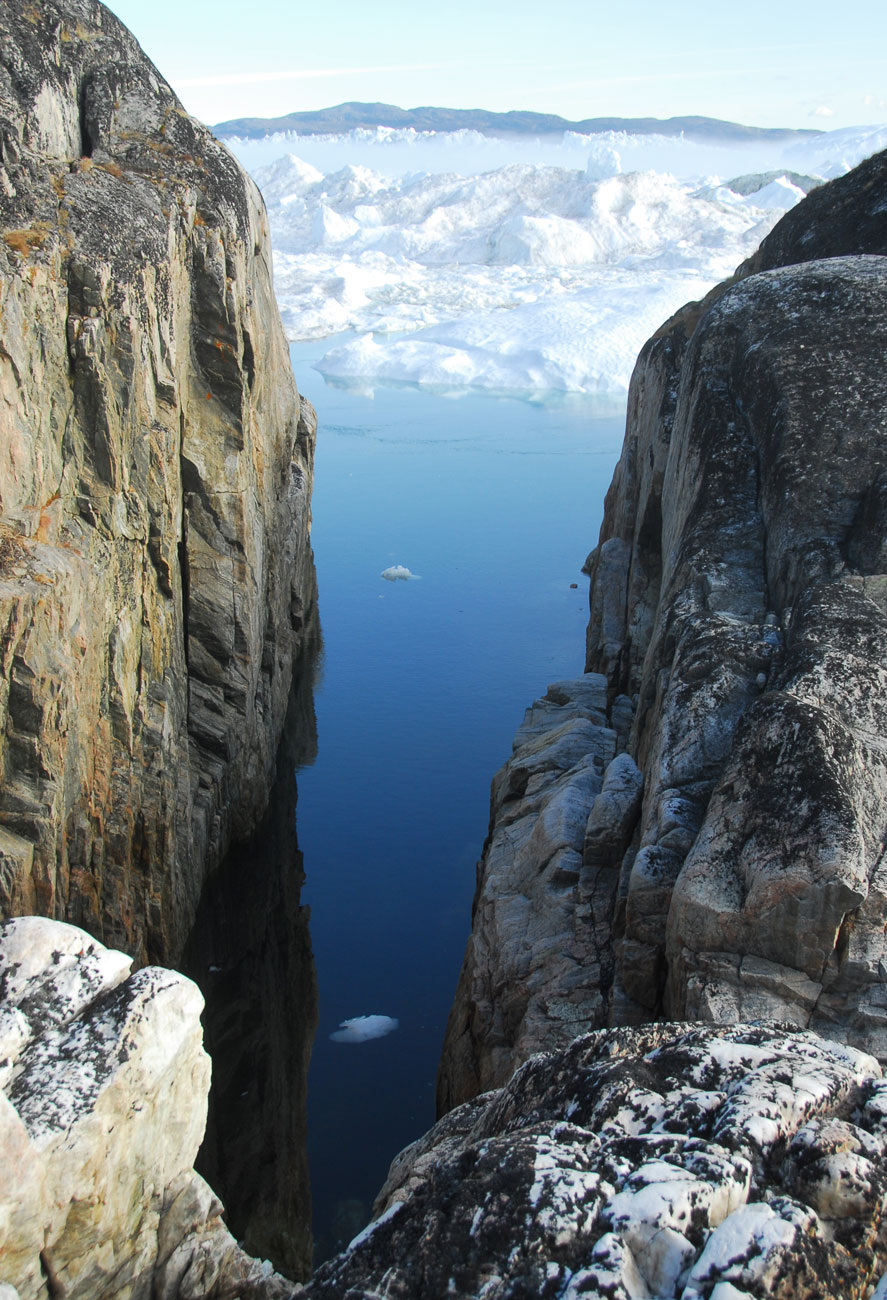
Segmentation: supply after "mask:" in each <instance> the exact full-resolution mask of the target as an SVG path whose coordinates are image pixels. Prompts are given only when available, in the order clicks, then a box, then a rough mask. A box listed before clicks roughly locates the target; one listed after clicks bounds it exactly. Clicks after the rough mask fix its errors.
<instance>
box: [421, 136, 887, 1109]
mask: <svg viewBox="0 0 887 1300" xmlns="http://www.w3.org/2000/svg"><path fill="white" fill-rule="evenodd" d="M884 254H887V156H885V155H883V154H882V155H879V156H877V157H876V158H873V159H870V160H869V161H868V162H866V163H864V164H862V165H861V166H860V167H859V168H857V169H856V171H855V172H853V173H851V174H850V175H848V176H847V177H845V178H843V179H842V180H839V181H835V182H833V183H831V184H830V185H827V186H823V187H822V188H821V189H819V190H817V191H815V192H814V194H812V195H811V196H810V198H808V199H807V200H806V201H805V202H803V203H802V204H800V205H799V206H798V207H797V208H795V209H794V210H793V211H792V212H791V213H790V214H789V215H788V216H787V217H786V218H785V219H784V220H783V221H782V222H781V223H780V224H779V225H778V226H777V227H776V228H775V230H774V231H773V233H772V234H771V235H770V236H769V237H768V239H767V240H765V241H764V244H763V245H762V247H761V249H760V250H759V252H758V253H757V254H756V255H755V257H754V258H752V259H751V260H750V262H749V263H747V264H746V265H744V266H743V267H741V268H740V270H739V272H738V273H737V275H736V276H735V277H734V278H733V280H732V281H730V282H728V283H727V284H725V285H721V286H719V288H718V289H716V290H714V291H713V292H712V293H711V294H710V295H709V297H708V298H707V299H706V301H705V302H704V303H702V304H691V305H689V306H688V307H687V308H685V309H684V310H683V311H682V312H680V313H678V315H677V316H676V317H675V318H674V319H673V320H672V321H670V322H668V323H667V324H666V325H665V326H664V327H663V328H662V329H661V330H660V331H659V332H658V333H657V334H656V335H655V336H654V338H653V339H651V340H650V342H649V343H648V344H647V345H646V347H645V348H644V350H643V352H642V353H641V356H640V358H639V361H638V366H637V369H636V372H635V375H634V379H633V382H632V388H631V393H630V398H629V414H628V423H627V430H626V437H625V443H624V447H623V452H622V457H621V459H620V462H619V465H618V467H617V469H616V472H615V476H614V479H613V483H612V486H611V488H610V490H609V493H608V495H607V501H606V507H605V516H604V522H603V526H602V529H601V536H600V543H599V546H598V548H597V550H596V551H595V552H594V553H593V555H592V556H590V557H589V562H588V567H589V571H590V575H591V596H590V599H591V619H590V624H589V632H588V660H587V669H588V670H589V672H590V673H591V675H592V680H593V681H595V682H596V689H597V702H596V707H595V709H594V711H593V713H592V714H589V715H588V716H587V718H586V722H585V728H586V731H587V735H586V739H585V742H584V743H578V744H574V745H573V748H572V750H571V751H570V753H569V754H568V755H565V752H564V751H563V746H561V749H560V750H558V743H559V742H558V733H557V731H556V728H557V725H558V723H557V718H556V716H554V714H555V713H556V711H551V709H550V705H551V703H552V702H551V701H549V716H548V718H547V720H546V719H545V718H543V717H541V715H540V716H539V717H538V719H537V714H539V705H538V704H537V705H536V706H534V708H533V710H531V712H530V714H528V724H526V725H525V728H524V730H523V731H522V732H521V733H519V736H518V740H517V742H516V743H517V745H518V748H517V749H516V753H515V756H514V758H513V759H512V760H511V762H510V763H509V764H508V765H507V766H506V768H505V769H503V773H502V774H500V776H499V777H497V778H496V780H495V781H494V800H493V821H492V825H491V837H490V840H489V841H488V845H487V849H486V851H485V858H484V862H483V864H482V866H481V869H480V873H479V884H478V893H477V898H476V907H475V918H474V928H473V932H472V937H471V939H470V941H469V945H468V951H467V954H466V959H465V964H464V967H463V972H462V976H461V980H460V985H459V990H458V993H457V998H456V1003H455V1006H454V1010H453V1014H452V1017H451V1021H450V1025H449V1029H448V1034H447V1041H446V1045H445V1049H444V1057H443V1062H442V1066H441V1079H440V1092H439V1102H440V1105H441V1108H442V1109H444V1110H445V1109H447V1108H448V1107H449V1106H452V1105H454V1104H457V1103H458V1102H460V1101H462V1100H465V1099H466V1098H468V1097H470V1096H472V1095H474V1093H475V1092H476V1091H477V1090H478V1089H480V1088H489V1087H496V1086H501V1084H502V1083H504V1082H505V1080H507V1078H508V1077H509V1075H510V1074H511V1072H512V1071H513V1070H514V1068H515V1066H516V1065H518V1064H519V1063H520V1061H521V1060H524V1059H526V1057H527V1055H528V1054H529V1053H530V1052H532V1051H534V1050H538V1049H540V1048H546V1047H550V1046H556V1045H559V1044H561V1043H563V1042H564V1041H565V1040H566V1037H567V1035H568V1034H569V1031H570V1023H571V1021H572V1022H574V1023H575V1025H576V1027H577V1028H583V1029H588V1028H594V1027H596V1026H603V1025H618V1024H636V1023H640V1022H644V1021H650V1020H655V1019H657V1018H660V1017H663V1016H664V1017H669V1018H675V1019H682V1018H688V1019H696V1018H699V1019H704V1020H713V1021H719V1022H724V1021H732V1020H747V1019H758V1018H777V1019H783V1020H788V1021H790V1022H792V1023H794V1024H796V1025H800V1026H805V1027H811V1028H814V1029H817V1030H818V1031H819V1032H821V1033H823V1034H825V1035H827V1036H828V1037H830V1038H834V1039H838V1040H839V1041H843V1042H847V1043H852V1044H855V1045H856V1046H858V1047H861V1048H863V1049H864V1050H866V1051H869V1052H872V1053H874V1054H875V1055H877V1056H879V1057H881V1058H885V1057H887V942H885V931H884V921H885V915H887V876H885V867H884V862H883V849H884V844H885V842H887V762H885V737H887V676H885V657H884V646H885V644H887V617H885V611H887V513H885V512H887V378H885V371H884V365H883V357H884V354H885V349H887V259H885V256H884ZM589 690H591V688H590V687H589ZM534 719H536V721H537V722H539V723H542V724H544V727H543V730H544V728H545V727H547V728H549V730H548V732H547V739H545V737H540V735H539V734H537V735H536V739H535V741H534V744H535V747H536V758H535V759H534V760H533V764H528V763H527V762H526V761H525V760H524V758H523V757H522V755H523V753H524V749H523V747H524V746H525V744H526V741H527V734H528V733H527V725H529V726H530V727H531V728H532V727H533V726H536V722H534ZM552 728H553V730H552ZM537 733H538V727H537ZM606 745H610V746H611V750H612V752H613V753H614V757H613V759H612V761H611V762H610V764H609V766H606V765H605V764H604V763H603V762H602V761H601V759H602V757H603V754H604V750H605V748H606ZM592 759H593V760H594V765H595V767H596V771H594V772H592V771H590V770H588V769H589V767H590V765H591V760H592ZM583 764H584V768H585V774H584V775H583ZM561 787H566V788H568V789H569V791H570V792H571V793H570V796H569V798H570V807H569V810H568V811H569V816H568V817H564V816H563V812H564V810H565V808H566V804H565V802H564V800H565V797H566V796H565V795H559V796H558V798H560V804H558V803H557V801H556V800H554V799H552V797H551V796H552V792H554V793H555V794H556V793H557V790H558V789H560V788H561ZM552 810H554V812H555V813H558V815H559V816H560V818H561V820H560V823H559V824H558V825H557V826H555V825H554V823H553V821H552ZM514 827H519V828H521V829H520V835H521V836H522V839H521V842H520V844H518V845H517V846H515V843H514V840H515V830H514V829H513V828H514ZM553 835H554V838H552V836H553ZM503 843H504V845H505V848H506V850H507V851H505V852H503V851H502V846H503ZM515 847H517V848H519V850H520V852H519V854H518V853H515V852H514V849H515ZM565 849H566V850H568V851H569V855H570V861H569V864H568V866H567V870H566V871H565V870H564V863H563V851H564V850H565ZM514 899H518V900H521V901H522V903H523V904H524V905H525V911H526V912H527V913H528V915H529V917H530V920H529V921H528V922H527V923H522V922H521V921H520V920H519V918H517V913H516V911H515V907H514V906H513V900H514ZM518 910H519V908H518Z"/></svg>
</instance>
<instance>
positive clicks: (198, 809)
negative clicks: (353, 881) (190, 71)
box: [0, 0, 315, 962]
mask: <svg viewBox="0 0 887 1300" xmlns="http://www.w3.org/2000/svg"><path fill="white" fill-rule="evenodd" d="M0 41H2V45H3V62H2V66H0V435H2V436H0V651H2V653H0V910H2V912H0V914H5V915H6V916H9V915H20V914H23V913H29V912H36V913H41V914H44V915H48V916H53V917H56V918H64V919H66V920H68V921H71V922H74V923H76V924H77V925H80V926H82V927H83V928H85V929H87V930H88V931H89V932H90V933H92V934H94V935H96V936H97V937H100V938H102V939H103V940H105V941H106V942H109V943H110V944H112V945H113V946H116V947H120V948H122V949H124V950H125V951H127V952H128V953H130V954H131V955H133V956H134V957H135V958H136V959H137V960H138V961H139V962H145V961H147V960H158V959H159V960H171V959H174V958H176V957H177V956H178V954H179V953H180V952H181V948H182V944H183V942H184V939H185V936H186V935H187V933H188V930H189V928H190V925H191V921H192V919H193V915H194V911H195V907H196V903H197V899H198V897H199V894H200V889H201V886H202V884H203V882H204V880H205V878H206V876H207V875H208V873H209V872H210V871H211V870H212V869H213V868H214V867H215V866H216V865H217V864H218V862H219V860H220V858H221V856H222V854H223V853H224V851H225V849H226V848H227V846H228V844H229V842H230V841H231V840H232V839H237V838H240V837H243V836H245V835H246V834H248V833H249V832H250V831H251V829H252V828H253V827H254V826H255V824H256V822H257V820H258V819H259V818H260V816H261V813H262V810H263V808H264V806H265V802H266V798H267V791H268V789H269V786H270V784H271V773H272V771H273V762H274V754H275V749H276V745H277V741H278V737H279V734H280V729H281V726H282V722H283V717H284V713H285V708H286V699H287V695H288V692H289V687H290V679H291V673H292V665H293V662H294V660H295V659H296V658H297V657H298V656H299V654H300V653H301V649H302V645H303V639H304V636H305V628H306V626H307V624H308V622H309V621H310V616H311V611H312V607H313V603H314V579H313V568H312V563H311V554H310V547H309V545H308V527H309V494H310V487H311V466H312V455H313V442H314V430H315V421H314V416H313V412H312V410H311V408H310V406H309V405H308V404H307V403H305V402H304V401H302V400H301V399H300V397H299V394H298V393H297V391H296V387H295V384H294V382H293V377H292V372H291V369H290V365H289V357H288V351H287V346H286V342H285V339H284V336H283V331H282V328H281V325H280V320H279V316H278V314H277V309H276V306H275V303H274V298H273V292H272V282H271V250H270V244H269V238H268V223H267V218H266V215H265V210H264V206H263V203H262V200H261V198H260V196H259V194H258V192H257V190H256V189H255V186H254V185H253V184H252V182H251V181H250V180H249V179H248V178H247V176H246V175H245V173H244V172H243V171H242V170H241V168H240V167H239V165H238V164H237V163H236V161H235V160H234V158H233V157H232V156H231V154H230V153H228V151H227V150H226V149H225V148H224V147H223V146H222V145H221V144H219V143H218V142H217V141H216V140H214V139H213V138H212V136H211V135H210V134H209V132H208V131H207V130H206V129H205V128H204V127H202V126H201V125H200V124H199V123H197V122H196V121H194V120H193V119H192V118H190V117H189V116H188V115H187V114H186V113H185V112H184V110H183V109H182V106H181V104H180V103H179V101H178V100H177V99H176V97H175V95H174V94H173V92H172V90H171V89H170V88H169V86H168V85H167V84H166V82H164V80H163V79H162V77H161V76H160V75H159V73H158V72H157V71H156V69H155V68H154V67H153V66H152V64H151V63H150V62H149V61H148V59H146V57H145V56H144V54H143V53H142V51H141V50H140V49H139V47H138V45H137V44H136V42H135V40H134V39H133V38H132V36H131V35H130V34H129V33H128V32H127V31H126V29H125V28H124V27H123V26H122V25H121V24H120V23H119V22H118V20H117V19H116V18H115V17H114V16H113V14H111V13H110V12H109V11H108V10H107V9H105V8H104V7H103V6H102V5H101V4H99V3H97V2H96V0H40V2H39V3H37V4H13V5H4V6H3V7H2V10H0Z"/></svg>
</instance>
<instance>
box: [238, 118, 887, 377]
mask: <svg viewBox="0 0 887 1300" xmlns="http://www.w3.org/2000/svg"><path fill="white" fill-rule="evenodd" d="M232 143H233V144H234V145H235V151H238V148H239V143H240V144H242V146H243V149H246V150H247V155H246V156H247V159H248V158H249V152H248V150H249V149H250V148H252V146H250V145H248V142H239V143H238V142H236V141H233V142H232ZM885 145H887V128H884V127H864V128H856V129H852V130H842V131H834V132H828V133H824V134H822V135H816V136H812V137H811V138H810V139H809V140H803V141H800V142H796V143H794V144H791V145H788V146H786V145H785V144H781V145H779V146H778V147H777V146H776V145H774V144H773V143H772V142H762V143H761V145H760V146H759V147H758V146H754V145H749V144H745V145H742V146H736V145H729V144H727V143H726V142H719V143H717V144H713V145H710V146H709V145H706V146H703V145H700V144H699V143H698V142H693V141H689V140H684V139H681V138H667V137H661V136H655V135H650V136H628V135H625V134H624V133H618V132H604V133H601V134H599V135H596V136H592V135H581V134H578V133H575V132H567V133H565V135H564V137H563V139H562V140H560V141H558V142H557V143H556V144H547V145H543V144H541V143H540V142H539V141H535V142H528V141H521V140H519V139H518V140H514V141H506V140H496V139H490V138H483V137H479V136H477V135H476V133H473V132H451V133H445V132H437V133H435V132H424V133H423V132H417V131H415V130H412V129H409V130H403V131H393V130H391V129H382V128H380V129H379V130H374V131H370V130H366V129H361V130H357V131H352V132H350V133H348V134H347V135H342V136H338V137H332V136H331V137H325V138H323V139H319V138H307V137H293V136H289V137H278V138H277V141H276V142H275V141H274V140H271V139H269V140H266V141H263V142H262V148H263V149H264V150H265V151H266V153H265V157H266V158H267V150H268V149H271V148H277V149H280V150H281V151H284V150H286V149H293V148H297V149H298V150H299V151H300V153H299V154H296V153H292V152H286V153H284V156H283V157H278V158H277V159H276V160H275V161H274V162H271V163H270V164H269V165H265V166H258V167H256V168H255V170H254V174H255V178H256V180H257V181H258V183H259V185H260V187H261V188H262V191H263V194H264V197H265V201H266V204H267V208H268V214H269V219H270V222H271V229H272V236H273V243H274V276H275V291H276V294H277V298H278V302H279V304H280V308H281V313H282V316H283V320H284V324H285V328H286V331H287V335H288V337H289V338H290V339H291V340H297V339H320V338H325V337H328V336H329V335H332V334H341V333H343V332H345V333H348V332H350V333H352V334H353V336H354V337H353V338H352V340H351V341H350V342H347V343H346V344H345V345H344V346H341V347H336V348H334V349H332V350H331V351H329V352H328V353H327V354H326V356H324V357H323V359H322V361H321V362H320V363H319V364H318V367H317V368H318V369H319V370H320V371H321V373H322V374H324V375H326V376H330V377H331V378H332V377H334V378H335V379H336V380H337V381H340V382H341V381H346V382H347V381H349V380H360V381H366V380H368V379H376V380H379V381H383V382H392V381H394V382H408V383H416V384H425V385H435V386H445V387H449V388H453V389H456V388H464V387H466V386H468V387H480V388H487V389H496V390H504V391H509V392H524V393H526V392H539V391H542V390H546V391H551V390H559V391H566V392H579V393H588V392H600V393H602V392H619V391H624V390H625V388H626V386H627V383H628V377H629V375H630V373H631V369H632V367H633V364H634V360H635V356H636V354H637V351H638V349H639V348H640V346H641V345H642V343H643V342H644V341H645V339H646V338H647V337H648V336H649V334H650V333H651V331H652V330H653V329H655V328H656V327H658V325H659V324H661V322H662V321H663V320H664V319H665V318H666V317H668V316H669V315H670V314H671V313H672V312H674V311H675V310H677V309H678V308H679V307H681V306H682V305H683V303H685V302H686V301H688V300H690V299H693V298H698V297H701V296H703V295H704V294H705V293H706V292H707V291H708V289H710V288H711V287H712V286H713V285H714V284H716V283H718V282H719V281H720V280H722V279H724V278H725V277H726V276H728V275H730V274H731V273H732V272H733V270H734V269H735V268H736V266H737V265H738V264H739V263H740V262H742V261H743V260H744V259H745V258H746V257H748V256H749V255H750V254H751V253H752V252H753V251H754V249H755V248H756V247H757V246H758V244H759V243H760V241H761V239H762V238H763V237H764V236H765V235H766V234H767V233H768V232H769V231H770V230H771V229H772V228H773V226H774V225H775V224H776V223H777V221H779V220H780V218H781V217H782V215H783V214H784V213H785V212H787V211H788V210H789V209H790V208H791V207H793V206H794V204H795V203H797V202H799V201H800V199H802V198H803V197H804V192H805V190H807V189H809V188H810V187H811V186H812V185H814V184H817V183H818V182H819V181H820V180H821V179H822V178H824V177H830V176H834V175H840V174H842V173H843V172H845V171H847V170H849V168H850V167H851V166H854V165H855V164H856V163H858V162H859V161H861V160H862V158H864V157H866V156H868V155H869V154H871V153H873V152H875V151H876V150H877V149H879V148H883V147H885ZM302 154H305V155H306V156H302ZM258 157H259V155H258V154H254V159H258ZM410 162H412V164H413V165H412V166H409V165H408V164H409V163H410ZM731 177H732V178H734V179H733V180H732V181H731V179H730V178H731Z"/></svg>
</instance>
